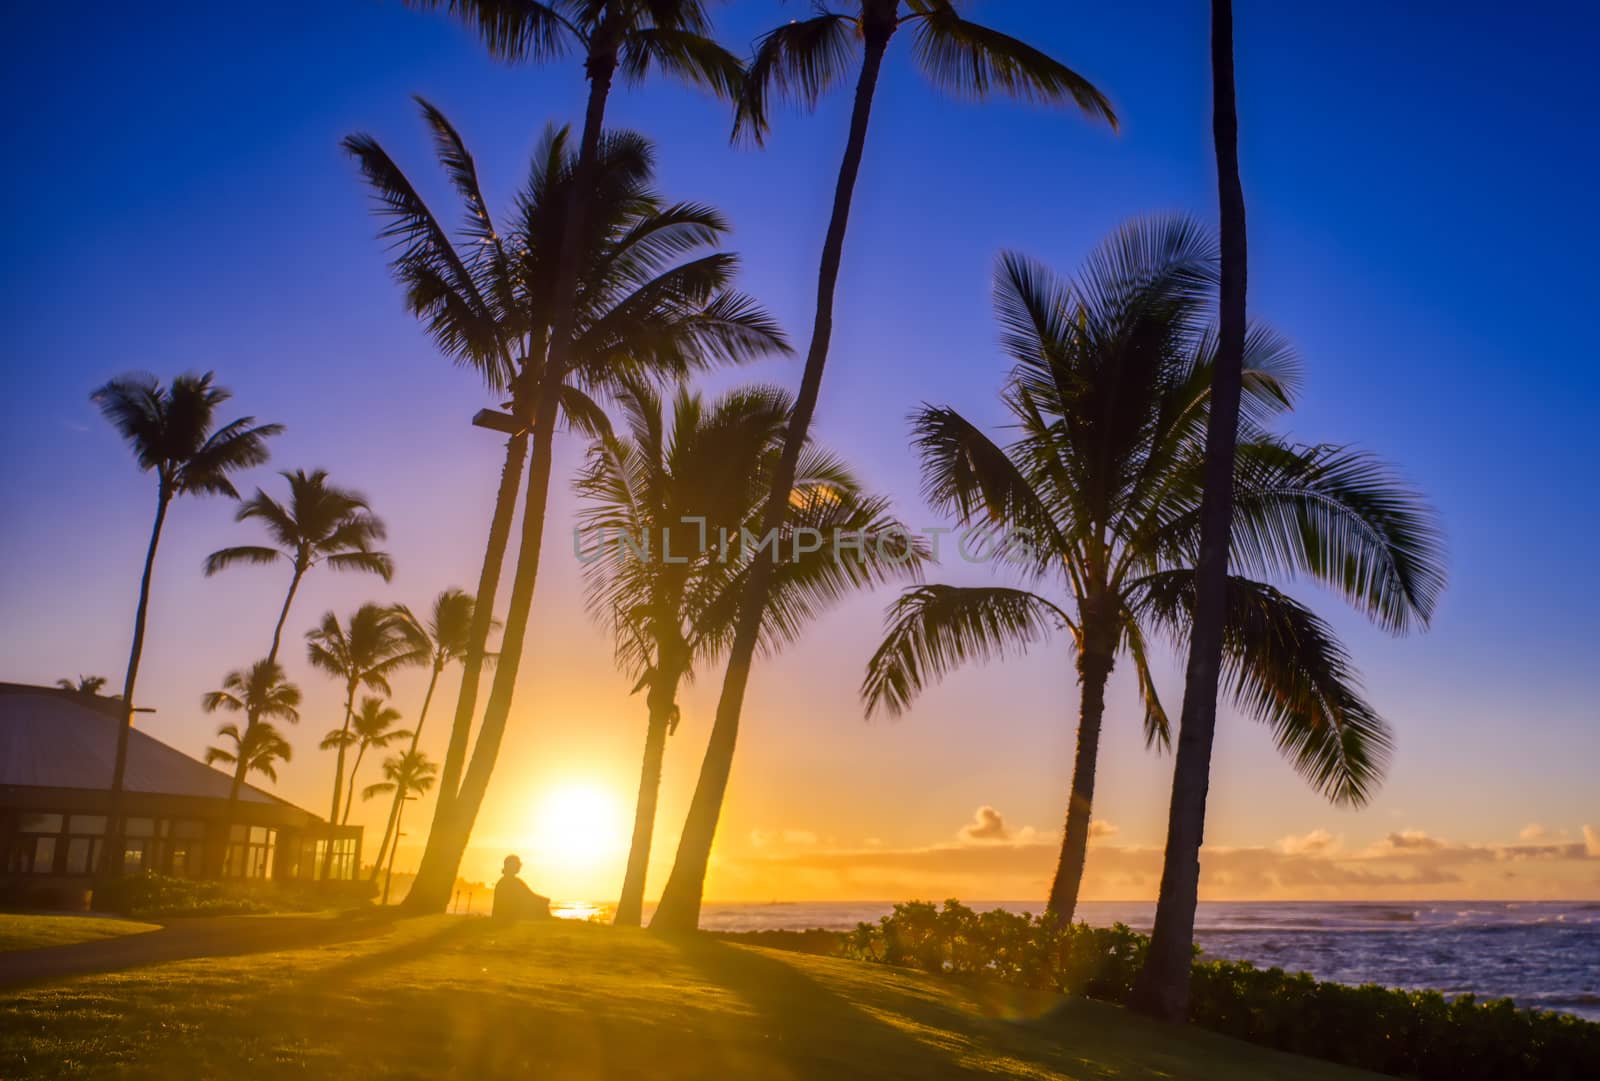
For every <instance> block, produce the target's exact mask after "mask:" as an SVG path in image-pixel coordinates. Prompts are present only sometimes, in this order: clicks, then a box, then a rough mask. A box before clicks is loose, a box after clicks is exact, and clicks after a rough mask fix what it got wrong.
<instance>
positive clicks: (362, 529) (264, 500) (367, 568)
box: [205, 469, 394, 661]
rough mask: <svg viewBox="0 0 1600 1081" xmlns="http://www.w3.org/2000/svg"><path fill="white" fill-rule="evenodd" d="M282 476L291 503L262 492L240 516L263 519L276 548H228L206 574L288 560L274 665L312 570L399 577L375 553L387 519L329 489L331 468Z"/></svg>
mask: <svg viewBox="0 0 1600 1081" xmlns="http://www.w3.org/2000/svg"><path fill="white" fill-rule="evenodd" d="M281 475H282V477H283V478H284V479H285V480H287V481H288V482H289V499H288V501H287V502H285V503H279V502H278V501H277V500H276V499H273V498H272V497H271V496H269V495H268V494H267V493H266V492H265V491H263V490H262V489H260V488H257V489H256V494H255V495H253V496H251V497H250V498H249V499H247V500H245V501H244V502H242V503H240V504H239V510H238V511H237V512H236V513H235V514H234V521H238V522H247V521H250V520H251V519H258V520H260V521H261V522H262V523H263V524H264V525H265V526H266V530H267V535H268V537H269V538H270V539H271V540H272V545H271V546H268V545H256V544H242V545H236V546H234V547H232V548H222V549H219V550H217V551H215V552H212V553H211V554H210V555H208V556H206V561H205V573H206V577H207V578H209V577H211V576H212V575H213V574H216V573H217V572H218V571H222V570H226V569H227V568H229V567H231V566H233V565H234V564H236V563H251V564H255V565H257V566H270V565H272V564H275V563H278V562H280V561H283V560H288V562H289V565H290V568H291V572H290V575H289V590H288V592H287V593H285V594H284V597H283V606H282V607H281V608H279V610H278V622H277V624H276V625H274V627H273V628H272V648H271V649H269V650H267V660H269V661H276V660H277V659H278V646H279V644H280V643H281V642H282V640H283V625H284V623H286V622H287V621H288V619H289V607H290V605H292V604H293V603H294V596H295V592H296V591H297V590H298V589H299V588H300V581H301V579H303V578H304V577H305V576H306V572H307V571H309V570H310V569H311V568H312V567H315V566H317V565H318V564H323V563H325V564H327V566H328V569H330V570H336V571H364V572H366V573H368V574H376V575H377V576H378V577H380V578H382V579H383V580H384V581H385V582H387V581H389V580H390V579H391V578H393V577H394V560H392V559H390V558H389V555H388V553H386V552H378V551H374V550H373V545H374V544H375V543H377V542H378V541H381V540H383V538H384V536H385V535H386V533H387V530H386V529H385V528H384V524H383V520H382V519H381V518H379V517H378V516H377V515H375V514H373V513H372V508H371V507H370V506H369V505H368V503H367V499H366V497H365V496H363V495H362V494H361V493H360V492H353V491H351V490H349V489H347V488H339V487H336V486H335V485H332V484H329V483H328V471H327V470H325V469H316V470H313V471H312V472H310V473H307V472H306V471H305V470H303V469H296V470H294V471H293V472H289V471H285V472H284V473H282V474H281Z"/></svg>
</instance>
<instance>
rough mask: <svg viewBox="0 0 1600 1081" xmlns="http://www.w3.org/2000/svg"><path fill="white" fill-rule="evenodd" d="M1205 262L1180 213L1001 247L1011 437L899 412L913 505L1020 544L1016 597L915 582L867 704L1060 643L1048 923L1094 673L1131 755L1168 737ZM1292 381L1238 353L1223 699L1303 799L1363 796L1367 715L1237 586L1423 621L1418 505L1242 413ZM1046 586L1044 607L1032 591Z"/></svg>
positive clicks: (1296, 612) (1058, 891) (1182, 592)
mask: <svg viewBox="0 0 1600 1081" xmlns="http://www.w3.org/2000/svg"><path fill="white" fill-rule="evenodd" d="M1215 280H1216V254H1215V247H1214V244H1213V242H1212V241H1211V240H1210V238H1209V237H1208V236H1206V234H1205V231H1204V230H1203V229H1202V228H1200V227H1199V226H1197V225H1195V224H1194V223H1193V222H1191V221H1188V220H1187V219H1183V218H1164V219H1148V220H1143V221H1135V222H1133V223H1130V224H1129V225H1126V226H1124V227H1123V228H1122V229H1121V230H1119V231H1118V232H1117V233H1115V234H1113V235H1112V237H1111V238H1110V239H1109V240H1108V241H1107V242H1105V243H1104V244H1102V245H1101V246H1100V248H1099V249H1098V250H1097V251H1096V252H1095V253H1094V254H1093V255H1092V256H1090V258H1089V259H1088V261H1087V262H1086V264H1085V266H1084V269H1083V271H1082V272H1081V273H1080V274H1079V276H1078V277H1077V279H1076V280H1073V281H1063V280H1061V279H1058V278H1056V277H1055V276H1054V275H1052V274H1051V273H1050V272H1049V271H1048V270H1046V269H1045V268H1044V267H1042V266H1040V265H1038V264H1036V263H1033V262H1031V261H1029V260H1026V259H1024V258H1022V257H1020V256H1017V255H1014V254H1007V255H1004V256H1002V258H1001V260H1000V267H999V270H998V273H997V274H996V285H995V306H996V309H997V311H998V314H999V318H1000V323H1001V327H1002V330H1003V337H1002V340H1003V342H1004V344H1005V349H1006V352H1007V353H1008V355H1009V359H1010V360H1011V361H1012V362H1013V363H1014V364H1015V368H1014V370H1013V372H1012V374H1011V377H1010V379H1009V380H1008V381H1007V384H1006V388H1005V392H1004V394H1003V395H1002V397H1003V400H1004V401H1005V403H1006V406H1007V407H1008V409H1009V411H1010V412H1011V414H1012V416H1013V418H1014V425H1013V427H1014V429H1015V430H1016V431H1017V433H1018V435H1017V438H1016V439H1015V441H1014V442H1012V443H1011V444H1009V445H1008V446H1004V447H1002V446H1001V445H999V444H997V443H994V442H992V441H991V440H990V438H989V437H988V436H987V435H985V434H984V433H983V432H982V431H981V430H980V429H979V428H978V426H977V425H975V424H973V423H972V422H971V421H969V420H967V419H966V418H964V417H962V416H961V415H960V414H959V413H957V412H956V411H955V410H953V409H949V408H943V407H940V408H934V407H924V408H922V409H921V410H919V411H918V412H917V413H916V414H915V415H914V418H913V439H914V444H915V445H916V446H917V447H918V448H919V449H920V451H921V453H922V463H923V478H924V480H923V484H924V491H925V492H926V493H927V494H928V496H929V498H930V499H931V500H932V501H933V502H935V503H936V504H937V505H939V506H941V507H942V508H944V509H945V510H947V511H949V512H952V513H954V514H955V515H957V516H958V518H959V519H960V520H961V521H962V523H963V524H968V525H971V524H980V525H985V526H987V527H988V528H990V529H993V530H996V531H1006V530H1009V531H1016V532H1017V533H1018V534H1019V535H1020V534H1022V533H1024V532H1025V533H1026V535H1027V536H1028V537H1029V538H1030V541H1029V545H1028V546H1027V548H1026V549H1023V548H1021V547H1020V546H1019V547H1014V548H1012V549H1002V551H1005V552H1006V553H1007V556H1006V558H1005V559H1004V561H1003V563H1004V565H1006V566H1009V567H1010V568H1011V569H1012V570H1013V571H1014V572H1016V573H1017V574H1018V575H1019V576H1020V577H1021V578H1022V579H1023V581H1024V583H1025V584H1026V585H1027V586H1028V587H1030V588H1022V589H1019V588H1011V587H1001V586H983V587H957V586H945V585H930V586H923V587H920V588H917V589H913V590H910V591H908V592H907V593H906V594H905V595H904V596H902V597H901V598H900V599H899V600H898V601H897V602H896V603H895V604H894V605H893V606H892V607H891V609H890V612H889V619H888V630H887V634H886V636H885V638H884V641H883V644H882V645H881V646H880V647H879V648H878V650H877V652H876V653H875V654H874V655H873V657H872V660H871V661H870V662H869V664H868V666H867V676H866V681H865V682H864V684H863V687H862V694H863V697H864V698H865V700H866V704H867V708H868V711H869V713H870V712H871V711H872V710H874V709H877V708H879V707H883V708H887V709H889V710H890V711H891V712H899V711H901V710H903V709H905V708H906V707H907V706H908V705H909V704H910V702H911V701H912V699H913V697H914V696H915V695H916V694H917V693H918V692H919V691H920V690H921V689H922V688H923V687H924V686H925V685H926V684H927V683H928V682H930V681H932V680H936V679H938V678H940V677H942V676H943V675H944V674H946V673H947V672H949V671H951V670H952V669H954V668H955V667H957V666H959V665H961V664H963V663H964V662H966V661H969V660H976V659H988V658H992V657H998V656H1003V655H1006V654H1008V653H1015V652H1021V651H1022V650H1024V649H1026V648H1027V647H1028V646H1030V645H1032V644H1034V643H1036V642H1039V641H1041V640H1043V639H1044V638H1046V637H1048V636H1049V635H1050V633H1051V632H1052V631H1054V630H1057V629H1066V630H1067V631H1068V632H1069V633H1070V635H1071V637H1072V644H1073V647H1074V650H1075V653H1076V663H1077V673H1078V683H1079V686H1080V688H1081V700H1080V705H1079V714H1078V745H1077V756H1076V760H1075V762H1074V765H1073V774H1072V787H1071V796H1070V799H1069V801H1068V809H1067V816H1066V825H1065V830H1064V833H1063V837H1062V842H1061V853H1060V858H1059V860H1058V863H1057V866H1056V874H1055V880H1054V882H1053V884H1052V886H1051V889H1050V898H1049V903H1048V906H1047V911H1048V912H1049V913H1050V914H1051V915H1052V916H1054V917H1055V918H1056V919H1057V920H1059V921H1061V922H1063V923H1065V922H1069V921H1070V920H1071V919H1072V915H1073V910H1074V908H1075V906H1076V904H1077V895H1078V886H1079V883H1080V881H1081V878H1082V874H1083V864H1084V855H1085V850H1086V848H1087V844H1088V838H1089V817H1090V813H1091V801H1092V800H1093V797H1094V781H1095V764H1096V758H1097V755H1098V749H1099V741H1100V729H1101V721H1102V717H1103V712H1104V709H1105V687H1106V681H1107V679H1108V677H1109V676H1110V674H1111V670H1112V666H1113V665H1114V664H1115V662H1116V659H1117V657H1118V655H1119V654H1122V653H1126V654H1127V655H1128V657H1129V658H1130V659H1131V660H1132V662H1133V666H1134V671H1135V674H1136V675H1137V677H1138V687H1139V693H1140V696H1141V698H1142V700H1143V705H1144V735H1145V742H1146V744H1147V745H1151V746H1161V747H1167V746H1169V745H1170V741H1171V736H1170V732H1169V727H1168V721H1167V714H1166V711H1165V710H1164V709H1163V707H1162V705H1161V702H1160V700H1159V698H1158V697H1157V695H1156V690H1155V681H1154V679H1153V678H1152V675H1151V669H1150V664H1149V645H1148V643H1149V642H1150V640H1151V639H1152V638H1154V637H1162V638H1165V639H1166V640H1167V641H1168V642H1169V643H1170V644H1172V645H1174V646H1180V647H1181V645H1182V643H1183V642H1184V641H1185V640H1186V639H1187V636H1188V634H1189V632H1190V629H1191V627H1192V625H1193V619H1194V603H1195V592H1194V589H1195V587H1194V582H1195V569H1194V568H1195V565H1196V555H1197V552H1198V551H1199V550H1200V542H1199V537H1200V529H1201V526H1200V522H1201V518H1202V515H1203V510H1202V507H1203V505H1204V504H1203V499H1204V494H1203V493H1204V491H1205V485H1206V456H1205V454H1204V453H1203V445H1204V433H1205V431H1206V426H1207V423H1208V420H1209V416H1210V413H1211V408H1212V405H1211V386H1212V370H1213V367H1214V366H1215V364H1216V357H1217V339H1216V337H1215V335H1213V334H1212V333H1210V332H1209V331H1207V330H1205V329H1204V328H1205V307H1206V305H1207V304H1208V303H1209V300H1210V297H1211V295H1212V290H1213V288H1214V284H1215ZM1297 381H1298V365H1297V362H1296V361H1295V359H1294V357H1293V355H1292V353H1291V351H1290V350H1289V348H1288V346H1287V345H1286V344H1285V343H1284V342H1283V341H1282V340H1281V339H1279V338H1278V337H1276V336H1275V335H1274V334H1272V333H1271V332H1270V331H1268V330H1265V329H1262V328H1256V329H1255V330H1253V331H1252V332H1251V333H1250V334H1249V336H1248V337H1247V340H1246V346H1245V363H1244V379H1243V387H1244V395H1245V400H1246V408H1245V412H1244V417H1243V419H1242V420H1241V421H1239V422H1238V423H1237V426H1238V427H1239V441H1240V453H1239V459H1238V467H1237V470H1236V472H1235V476H1234V497H1233V512H1232V513H1233V521H1234V528H1235V530H1236V532H1237V539H1238V543H1237V545H1236V547H1235V550H1234V553H1233V560H1234V563H1235V566H1236V567H1237V569H1238V571H1239V573H1236V574H1235V575H1234V576H1232V577H1231V578H1229V579H1228V582H1227V607H1226V610H1225V624H1224V635H1223V643H1224V644H1223V649H1224V658H1225V659H1224V665H1225V670H1226V671H1227V674H1228V681H1229V689H1230V691H1231V692H1232V694H1233V697H1234V699H1235V701H1236V702H1237V703H1238V705H1239V706H1240V708H1241V709H1243V710H1244V711H1245V712H1247V713H1250V714H1253V715H1254V716H1256V717H1257V718H1258V719H1260V720H1262V721H1263V722H1265V723H1266V724H1267V725H1269V726H1270V727H1271V728H1272V730H1273V735H1274V738H1275V739H1276V741H1277V744H1278V748H1279V750H1280V751H1281V752H1282V753H1283V754H1284V755H1285V756H1286V757H1288V758H1289V759H1290V761H1291V762H1292V763H1293V764H1294V766H1295V768H1296V769H1297V770H1298V771H1299V772H1300V773H1301V774H1302V775H1303V776H1304V777H1305V778H1306V779H1307V781H1309V782H1310V783H1311V784H1312V785H1313V786H1314V787H1315V788H1316V789H1317V790H1318V791H1319V792H1321V793H1322V794H1324V795H1325V796H1327V797H1328V798H1330V799H1332V800H1334V801H1335V802H1338V803H1344V804H1353V805H1359V804H1362V803H1365V802H1366V800H1367V799H1368V798H1369V797H1370V795H1371V793H1372V790H1373V789H1374V787H1375V786H1376V785H1377V783H1378V781H1379V780H1380V778H1381V777H1382V774H1383V770H1384V765H1385V762H1386V760H1387V757H1388V749H1389V744H1390V734H1389V728H1388V725H1387V724H1386V723H1385V722H1384V721H1383V719H1382V718H1381V717H1380V716H1378V714H1377V712H1376V711H1375V710H1374V709H1373V708H1372V706H1371V705H1370V704H1369V703H1368V702H1367V701H1366V700H1365V698H1364V697H1363V696H1362V693H1361V689H1360V685H1359V682H1358V679H1357V677H1356V675H1355V672H1354V671H1353V669H1352V668H1351V666H1350V661H1349V657H1348V655H1347V654H1346V653H1345V650H1344V647H1343V646H1342V645H1341V644H1340V643H1339V640H1338V638H1337V636H1336V635H1335V634H1334V632H1333V630H1332V628H1330V627H1329V626H1328V625H1327V624H1326V623H1324V622H1323V621H1322V620H1321V619H1319V618H1318V617H1317V616H1316V615H1315V614H1313V613H1312V612H1311V611H1310V610H1309V609H1307V608H1305V607H1304V606H1302V605H1301V604H1299V603H1298V602H1296V601H1295V600H1293V599H1291V598H1290V597H1288V596H1286V595H1285V594H1283V593H1281V592H1279V591H1278V590H1277V589H1275V588H1273V587H1272V586H1271V585H1268V584H1267V583H1266V582H1265V581H1262V580H1260V579H1263V578H1267V577H1277V578H1284V579H1287V578H1292V577H1295V576H1308V577H1311V578H1313V579H1316V580H1318V581H1320V582H1322V583H1323V584H1324V585H1326V586H1328V587H1329V588H1331V589H1333V590H1335V591H1337V592H1339V593H1340V594H1342V595H1343V596H1344V597H1345V599H1346V600H1348V601H1349V602H1350V603H1351V604H1352V605H1354V606H1355V607H1356V608H1358V609H1359V610H1361V611H1362V612H1364V613H1365V614H1366V615H1367V616H1369V617H1370V618H1371V619H1372V620H1373V621H1374V622H1376V623H1378V624H1380V625H1381V626H1383V627H1385V628H1387V629H1389V630H1394V631H1398V630H1402V629H1404V628H1406V627H1408V626H1411V625H1413V624H1415V623H1419V622H1424V621H1426V619H1427V616H1428V613H1429V612H1430V611H1431V610H1432V607H1433V603H1434V599H1435V597H1436V596H1437V595H1438V592H1439V590H1440V588H1441V585H1442V582H1443V571H1442V569H1441V565H1440V554H1439V538H1438V534H1437V531H1436V528H1435V526H1434V522H1433V516H1432V514H1431V512H1430V511H1429V510H1428V509H1427V507H1426V506H1425V505H1424V504H1422V503H1421V502H1420V500H1419V499H1418V498H1417V497H1416V496H1415V495H1414V494H1412V493H1411V492H1410V491H1409V490H1408V489H1406V488H1405V487H1404V486H1402V485H1400V484H1399V483H1397V482H1396V481H1395V480H1394V479H1393V477H1392V476H1391V475H1390V474H1389V472H1388V471H1387V470H1386V469H1385V468H1383V467H1382V466H1381V465H1379V464H1378V463H1376V462H1375V461H1374V460H1373V459H1372V458H1370V457H1369V456H1367V455H1365V454H1361V453H1358V452H1355V451H1351V450H1348V449H1346V448H1343V447H1335V446H1328V445H1321V446H1311V447H1307V446H1299V445H1294V444H1290V443H1287V442H1285V441H1283V440H1281V439H1279V438H1278V437H1276V436H1274V435H1272V434H1270V433H1269V432H1268V431H1267V429H1266V428H1265V426H1264V425H1265V422H1266V421H1267V420H1269V419H1270V418H1272V417H1273V416H1274V415H1276V414H1278V413H1280V412H1283V411H1285V410H1287V409H1288V408H1289V407H1290V405H1291V403H1292V401H1293V393H1294V388H1295V386H1296V383H1297ZM1052 582H1054V583H1055V584H1056V585H1057V586H1058V588H1059V590H1060V592H1059V593H1056V594H1055V596H1056V597H1059V598H1062V599H1060V600H1057V599H1052V597H1050V596H1046V595H1045V594H1044V593H1041V592H1038V591H1036V590H1037V589H1038V588H1039V587H1041V586H1046V585H1048V584H1051V583H1052Z"/></svg>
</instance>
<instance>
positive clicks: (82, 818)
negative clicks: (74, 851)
mask: <svg viewBox="0 0 1600 1081" xmlns="http://www.w3.org/2000/svg"><path fill="white" fill-rule="evenodd" d="M70 826H71V829H69V830H68V831H67V832H68V833H91V834H94V835H96V836H99V835H101V834H103V833H105V831H106V816H105V815H73V816H72V819H71V822H70Z"/></svg>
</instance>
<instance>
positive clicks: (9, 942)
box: [0, 912, 159, 953]
mask: <svg viewBox="0 0 1600 1081" xmlns="http://www.w3.org/2000/svg"><path fill="white" fill-rule="evenodd" d="M158 929H159V928H158V927H157V925H156V924H153V923H139V922H138V921H136V920H122V919H112V918H107V917H104V916H34V915H13V914H11V913H8V912H0V953H4V952H6V951H7V950H31V949H34V948H36V947H38V946H67V945H70V944H72V943H74V942H93V941H95V940H96V939H101V938H113V937H115V936H116V935H136V934H139V933H140V932H141V931H155V930H158Z"/></svg>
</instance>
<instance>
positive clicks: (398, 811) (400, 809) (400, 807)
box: [378, 798, 406, 905]
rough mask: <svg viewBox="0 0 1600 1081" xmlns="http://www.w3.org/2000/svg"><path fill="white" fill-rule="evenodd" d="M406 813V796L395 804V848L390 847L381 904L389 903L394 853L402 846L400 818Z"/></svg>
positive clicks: (392, 879)
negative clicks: (387, 870)
mask: <svg viewBox="0 0 1600 1081" xmlns="http://www.w3.org/2000/svg"><path fill="white" fill-rule="evenodd" d="M405 813H406V807H405V800H404V798H402V799H401V801H400V802H399V803H398V804H396V805H395V813H394V819H393V822H394V848H391V849H389V873H388V874H386V875H384V876H383V897H382V898H381V899H380V900H379V902H378V903H379V904H384V905H386V904H388V903H389V884H390V883H391V882H393V881H394V854H395V852H396V850H398V849H399V847H400V819H401V816H403V815H404V814H405Z"/></svg>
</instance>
